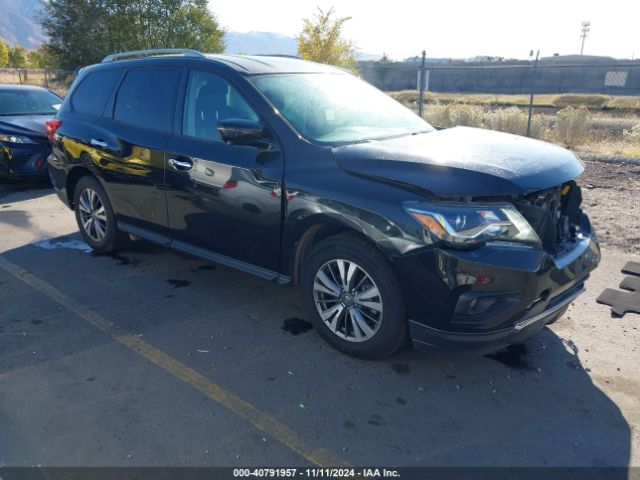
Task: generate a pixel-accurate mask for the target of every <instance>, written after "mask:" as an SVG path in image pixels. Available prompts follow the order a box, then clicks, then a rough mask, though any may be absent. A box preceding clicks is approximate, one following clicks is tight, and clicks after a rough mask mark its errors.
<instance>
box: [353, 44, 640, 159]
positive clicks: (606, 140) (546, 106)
mask: <svg viewBox="0 0 640 480" xmlns="http://www.w3.org/2000/svg"><path fill="white" fill-rule="evenodd" d="M359 67H360V72H361V74H362V77H363V78H364V79H365V80H367V81H368V82H370V83H372V84H373V85H375V86H376V87H378V88H380V89H382V90H385V91H387V92H388V93H389V94H390V95H391V96H393V97H394V98H396V99H397V100H399V101H400V102H402V103H404V104H405V105H406V106H408V107H410V108H412V109H413V110H414V111H415V112H416V113H418V114H420V115H422V116H424V117H425V118H426V119H427V120H428V121H429V122H430V123H431V124H433V125H436V126H440V127H452V126H457V125H463V126H471V127H480V128H488V129H492V130H500V131H506V132H509V133H514V134H518V135H529V136H531V137H536V138H540V139H544V140H548V141H553V142H556V143H559V144H562V145H564V146H569V147H571V148H574V149H576V150H579V151H581V152H587V151H588V152H594V154H598V155H600V154H602V155H610V156H621V157H638V158H640V61H638V60H615V59H611V58H602V57H586V56H585V57H580V56H569V57H551V58H546V59H541V60H539V61H531V62H529V61H487V62H465V61H451V60H442V61H429V60H428V59H426V60H425V62H424V65H423V64H422V62H421V61H420V59H419V58H418V59H417V61H413V62H384V61H380V62H361V63H360V65H359Z"/></svg>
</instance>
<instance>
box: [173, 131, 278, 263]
mask: <svg viewBox="0 0 640 480" xmlns="http://www.w3.org/2000/svg"><path fill="white" fill-rule="evenodd" d="M167 152H168V153H167V156H168V158H167V160H169V159H172V158H173V159H177V160H180V159H184V160H186V159H189V160H190V161H191V163H192V164H193V168H192V169H191V170H190V171H180V170H178V169H175V168H173V167H170V166H167V170H166V183H167V205H168V212H169V231H170V236H171V237H173V238H175V239H176V240H178V241H182V242H187V243H191V244H194V245H196V246H198V247H201V248H206V249H208V250H213V251H214V252H217V253H220V254H222V255H226V256H229V257H232V258H235V259H238V260H242V261H244V262H248V263H252V264H254V265H257V266H260V267H263V268H266V269H270V270H274V271H277V270H278V262H279V249H280V222H281V204H282V199H281V198H280V194H281V178H282V173H283V161H282V156H281V154H280V153H279V152H274V153H272V154H265V153H264V152H261V151H259V150H258V149H257V148H255V147H241V146H229V145H226V144H224V143H212V142H207V141H203V140H199V139H194V138H189V137H184V136H176V137H173V138H172V139H170V140H169V144H168V146H167ZM177 152H179V153H177ZM261 162H264V163H261Z"/></svg>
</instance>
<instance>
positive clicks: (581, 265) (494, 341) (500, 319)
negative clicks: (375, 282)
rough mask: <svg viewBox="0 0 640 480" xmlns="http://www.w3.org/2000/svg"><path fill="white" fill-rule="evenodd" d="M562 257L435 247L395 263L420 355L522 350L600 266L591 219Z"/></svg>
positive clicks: (509, 248) (523, 250)
mask: <svg viewBox="0 0 640 480" xmlns="http://www.w3.org/2000/svg"><path fill="white" fill-rule="evenodd" d="M582 220H583V221H582V226H581V231H582V237H581V238H580V239H579V240H577V241H576V242H574V243H572V244H571V245H570V246H568V247H567V248H566V249H565V251H564V253H562V254H561V255H556V256H551V255H549V254H548V253H546V252H544V251H542V250H539V249H535V248H529V247H525V246H517V245H513V244H509V245H507V244H499V243H495V244H487V245H485V246H484V247H481V248H479V249H476V250H471V251H461V250H453V249H446V248H430V249H424V250H422V251H418V252H414V253H409V254H406V255H403V256H401V257H396V258H394V259H393V261H394V264H395V266H396V270H397V271H398V273H399V277H400V280H401V283H402V288H403V291H404V292H405V296H406V304H407V310H408V317H409V319H410V321H409V331H410V335H411V337H412V340H413V342H414V345H415V347H416V348H417V349H425V348H427V347H436V348H440V349H444V350H448V351H461V352H472V353H487V352H491V351H495V350H498V349H500V348H503V347H505V346H507V345H510V344H513V343H518V342H521V341H523V340H524V339H526V338H527V337H529V336H531V335H533V334H535V333H536V332H538V331H539V330H540V329H542V328H543V327H544V325H546V324H547V323H549V322H551V321H552V320H554V319H555V318H556V317H558V316H559V315H561V314H562V312H563V310H564V308H565V307H567V306H568V305H569V304H570V303H571V301H572V300H573V299H575V298H576V297H577V296H578V295H579V294H580V293H582V291H583V290H584V284H585V282H586V280H587V278H588V277H589V274H590V273H591V272H592V271H593V270H594V269H595V268H596V267H597V265H598V263H599V262H600V248H599V246H598V240H597V237H596V235H595V233H594V232H592V231H591V226H590V223H589V219H588V218H587V217H586V216H584V218H583V219H582Z"/></svg>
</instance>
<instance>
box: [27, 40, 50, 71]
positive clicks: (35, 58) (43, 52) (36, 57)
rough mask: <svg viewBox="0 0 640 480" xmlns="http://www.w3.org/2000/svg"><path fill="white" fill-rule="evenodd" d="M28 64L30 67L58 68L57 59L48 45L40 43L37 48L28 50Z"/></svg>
mask: <svg viewBox="0 0 640 480" xmlns="http://www.w3.org/2000/svg"><path fill="white" fill-rule="evenodd" d="M27 65H28V66H29V67H30V68H46V69H50V70H54V69H56V68H57V65H56V59H55V58H54V57H53V56H52V55H51V52H50V51H49V48H48V46H47V45H40V46H39V47H38V48H36V49H35V50H29V51H28V52H27Z"/></svg>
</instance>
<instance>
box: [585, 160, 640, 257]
mask: <svg viewBox="0 0 640 480" xmlns="http://www.w3.org/2000/svg"><path fill="white" fill-rule="evenodd" d="M584 163H585V171H584V173H583V174H582V175H581V176H580V177H579V178H578V183H579V185H580V187H582V197H583V202H582V206H583V209H584V210H585V211H586V212H587V213H588V214H589V217H590V218H591V223H592V225H593V226H594V228H595V230H596V233H597V234H598V237H599V238H600V244H601V245H602V246H604V247H615V248H619V249H622V250H624V251H626V252H630V253H634V254H640V222H639V221H638V218H640V166H635V165H628V164H627V165H624V164H623V165H619V164H612V163H603V162H592V161H589V162H584Z"/></svg>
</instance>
